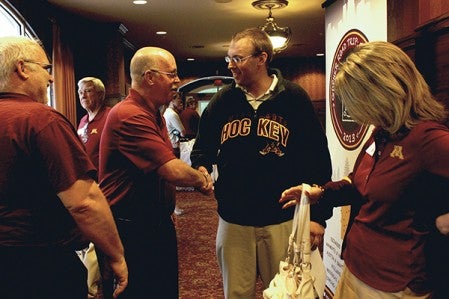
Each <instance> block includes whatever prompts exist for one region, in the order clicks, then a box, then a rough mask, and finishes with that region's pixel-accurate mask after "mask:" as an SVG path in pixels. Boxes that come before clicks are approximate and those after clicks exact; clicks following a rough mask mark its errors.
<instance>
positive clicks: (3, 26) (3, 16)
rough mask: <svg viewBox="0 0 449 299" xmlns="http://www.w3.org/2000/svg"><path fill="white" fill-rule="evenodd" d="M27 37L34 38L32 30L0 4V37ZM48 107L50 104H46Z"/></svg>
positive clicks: (10, 10)
mask: <svg viewBox="0 0 449 299" xmlns="http://www.w3.org/2000/svg"><path fill="white" fill-rule="evenodd" d="M11 35H15V36H27V37H31V38H36V39H37V36H36V34H34V31H33V29H32V28H31V27H30V26H29V25H28V24H27V22H26V21H24V18H23V17H22V16H21V15H20V14H19V12H17V11H16V10H15V9H14V8H13V7H11V6H8V5H7V4H5V3H2V2H0V36H11ZM51 86H52V85H50V87H48V91H47V92H48V99H49V101H50V102H52V90H51V88H52V87H51ZM47 104H48V105H50V103H47Z"/></svg>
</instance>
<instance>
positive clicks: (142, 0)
mask: <svg viewBox="0 0 449 299" xmlns="http://www.w3.org/2000/svg"><path fill="white" fill-rule="evenodd" d="M133 3H134V4H136V5H142V4H147V1H146V0H134V1H133Z"/></svg>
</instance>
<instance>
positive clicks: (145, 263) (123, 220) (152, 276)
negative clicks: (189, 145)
mask: <svg viewBox="0 0 449 299" xmlns="http://www.w3.org/2000/svg"><path fill="white" fill-rule="evenodd" d="M130 72H131V89H130V92H129V95H128V96H127V98H126V99H124V100H123V101H122V102H120V103H118V104H117V105H115V106H114V107H113V108H112V109H111V112H109V116H108V119H107V120H106V124H105V127H104V131H103V136H102V138H101V142H100V175H99V178H100V186H101V188H102V190H103V191H104V192H105V195H106V197H107V198H108V200H109V201H110V204H111V208H112V211H113V214H114V217H115V219H116V221H117V226H118V229H119V233H120V236H121V237H122V238H123V245H124V247H125V256H126V258H127V260H128V265H129V273H130V280H129V285H128V288H127V290H126V291H125V292H124V293H123V295H121V297H120V298H132V299H135V298H166V299H175V298H176V299H177V298H178V255H177V240H176V231H175V227H174V224H173V220H172V218H171V215H172V213H173V209H174V203H173V202H172V201H170V199H169V198H167V193H166V192H167V190H168V189H171V188H172V186H170V185H175V186H194V187H196V188H197V190H199V191H200V192H202V193H205V194H210V193H211V192H212V180H211V177H210V175H209V174H208V172H207V169H205V168H204V167H202V168H200V169H199V170H196V169H193V168H191V167H190V166H189V165H187V164H186V163H185V162H183V161H182V160H180V159H178V158H177V157H176V156H175V154H174V152H173V148H172V144H171V142H170V139H169V137H168V132H167V127H166V124H165V121H164V118H163V117H162V115H161V113H160V107H161V106H163V105H167V104H168V103H169V102H170V101H171V99H172V98H173V95H174V94H175V93H176V91H177V88H178V84H179V82H180V80H179V78H178V75H177V72H176V61H175V58H174V57H173V55H172V54H171V53H170V52H168V51H166V50H164V49H161V48H156V47H145V48H142V49H140V50H138V51H137V52H136V53H135V55H134V56H133V58H132V59H131V65H130Z"/></svg>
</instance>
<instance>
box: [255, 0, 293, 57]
mask: <svg viewBox="0 0 449 299" xmlns="http://www.w3.org/2000/svg"><path fill="white" fill-rule="evenodd" d="M251 5H252V6H253V7H254V8H257V9H268V11H269V12H268V17H267V18H266V23H265V24H264V25H263V26H259V28H260V29H262V30H263V31H265V32H266V33H267V34H268V35H269V36H270V40H271V43H272V44H273V51H274V52H275V53H279V52H280V51H282V50H284V49H285V48H287V45H288V42H289V41H290V39H291V36H292V32H291V30H290V27H279V26H278V25H277V24H276V22H275V21H274V17H273V16H272V13H271V10H272V9H277V8H284V7H286V6H287V5H288V1H287V0H257V1H254V2H253V3H251Z"/></svg>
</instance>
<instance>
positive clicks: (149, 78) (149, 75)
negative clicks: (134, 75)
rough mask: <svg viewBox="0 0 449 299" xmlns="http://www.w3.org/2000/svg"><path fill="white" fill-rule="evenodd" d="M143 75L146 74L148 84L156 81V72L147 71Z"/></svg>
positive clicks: (145, 78)
mask: <svg viewBox="0 0 449 299" xmlns="http://www.w3.org/2000/svg"><path fill="white" fill-rule="evenodd" d="M143 76H144V80H145V81H147V83H148V85H153V84H154V82H153V78H154V73H153V72H150V71H146V72H145V73H144V75H143Z"/></svg>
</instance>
